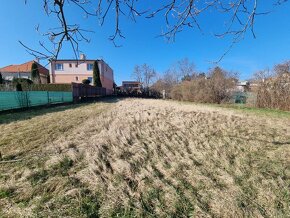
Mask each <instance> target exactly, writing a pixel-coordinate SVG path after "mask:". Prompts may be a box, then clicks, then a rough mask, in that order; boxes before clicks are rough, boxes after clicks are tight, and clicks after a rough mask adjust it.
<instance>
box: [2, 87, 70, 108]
mask: <svg viewBox="0 0 290 218" xmlns="http://www.w3.org/2000/svg"><path fill="white" fill-rule="evenodd" d="M72 101H73V97H72V92H54V91H21V92H17V91H7V92H0V111H4V110H11V109H19V108H28V107H33V106H40V105H48V104H57V103H66V102H72Z"/></svg>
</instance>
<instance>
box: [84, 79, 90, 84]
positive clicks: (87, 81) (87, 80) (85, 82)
mask: <svg viewBox="0 0 290 218" xmlns="http://www.w3.org/2000/svg"><path fill="white" fill-rule="evenodd" d="M82 83H83V84H86V85H89V84H90V83H91V81H90V80H89V79H83V81H82Z"/></svg>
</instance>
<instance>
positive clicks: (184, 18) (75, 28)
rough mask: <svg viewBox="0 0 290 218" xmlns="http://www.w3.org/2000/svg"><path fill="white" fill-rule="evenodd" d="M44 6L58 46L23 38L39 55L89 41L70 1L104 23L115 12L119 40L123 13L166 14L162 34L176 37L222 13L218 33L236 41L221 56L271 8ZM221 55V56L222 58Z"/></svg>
mask: <svg viewBox="0 0 290 218" xmlns="http://www.w3.org/2000/svg"><path fill="white" fill-rule="evenodd" d="M24 1H25V3H28V2H29V3H30V4H33V1H29V0H24ZM42 1H43V8H44V10H45V12H46V14H47V15H50V16H53V17H54V18H56V19H57V20H58V22H59V26H58V27H56V28H54V29H51V30H49V31H48V32H47V33H46V34H44V35H45V36H47V37H48V38H49V40H50V41H51V42H52V43H53V47H54V49H50V48H49V47H47V46H45V45H44V43H40V46H41V47H42V48H43V51H37V50H35V49H32V48H31V47H29V46H27V45H25V44H24V43H23V42H20V43H21V44H22V45H23V46H24V47H25V48H26V49H27V50H28V51H29V52H30V53H31V54H33V55H35V56H38V58H57V57H58V55H59V52H60V50H61V49H62V47H63V44H64V42H68V43H70V44H71V47H72V49H73V51H74V54H75V56H76V57H77V56H78V52H79V42H80V41H87V42H88V41H89V40H88V38H87V37H86V36H85V33H86V32H87V31H86V30H84V29H82V28H81V27H80V26H79V25H78V24H72V23H71V22H70V20H69V17H68V15H67V14H68V13H67V12H68V10H69V7H67V6H68V5H73V6H75V7H77V8H79V10H80V13H84V14H85V15H86V16H94V17H96V18H98V19H99V20H100V25H103V24H104V23H105V21H106V18H107V17H108V16H109V14H110V15H114V16H115V22H114V25H115V30H114V33H113V34H112V36H110V37H109V39H110V40H112V41H113V42H114V43H115V40H116V39H117V38H124V36H123V34H122V32H121V22H120V20H121V17H122V16H126V17H130V18H131V19H132V20H133V21H136V17H139V16H142V15H143V16H145V17H146V18H154V17H156V16H159V15H161V16H163V17H164V20H165V24H166V28H165V30H164V31H163V32H162V33H161V34H160V35H162V36H164V37H166V38H167V39H168V40H174V39H175V36H176V34H177V33H178V32H180V31H182V30H184V29H185V28H195V29H199V30H201V29H202V27H201V26H200V22H199V19H201V18H200V17H201V16H203V17H207V16H208V15H209V14H210V13H211V12H213V11H214V12H217V13H222V14H223V17H224V18H225V20H223V23H225V24H226V25H225V29H223V30H222V31H221V32H220V33H217V34H216V36H217V37H225V36H231V37H232V44H231V45H230V46H229V49H228V50H227V51H226V52H225V53H224V54H223V55H222V56H221V59H222V58H223V56H224V55H226V54H227V52H228V51H229V50H230V48H231V47H232V46H233V45H234V44H235V43H237V42H239V41H240V40H242V39H243V38H244V36H245V34H246V32H248V31H251V32H252V35H253V36H254V37H255V31H254V27H255V20H256V17H257V16H258V15H265V14H267V13H269V11H261V10H260V5H261V4H263V3H264V2H263V1H261V0H225V1H224V0H208V1H199V0H166V1H162V2H159V1H156V3H155V2H154V4H153V6H151V7H149V8H146V9H144V10H140V8H139V6H140V1H137V0H107V1H104V0H42ZM269 1H270V2H271V3H272V4H273V7H275V6H278V5H282V4H285V3H286V2H288V0H269ZM221 59H220V60H221Z"/></svg>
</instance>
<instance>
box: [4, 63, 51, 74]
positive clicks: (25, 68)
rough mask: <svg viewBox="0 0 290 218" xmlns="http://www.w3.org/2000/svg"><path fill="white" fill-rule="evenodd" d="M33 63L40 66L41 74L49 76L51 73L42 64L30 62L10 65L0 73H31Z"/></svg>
mask: <svg viewBox="0 0 290 218" xmlns="http://www.w3.org/2000/svg"><path fill="white" fill-rule="evenodd" d="M33 63H36V64H37V66H38V70H39V73H40V74H43V75H48V74H49V71H48V69H46V68H45V67H44V66H42V65H41V64H39V63H37V62H36V61H29V62H26V63H24V64H15V65H14V64H13V65H8V66H6V67H3V68H0V72H2V73H30V72H31V66H32V64H33Z"/></svg>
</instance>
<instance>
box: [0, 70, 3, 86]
mask: <svg viewBox="0 0 290 218" xmlns="http://www.w3.org/2000/svg"><path fill="white" fill-rule="evenodd" d="M0 84H3V78H2V73H1V72H0Z"/></svg>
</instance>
